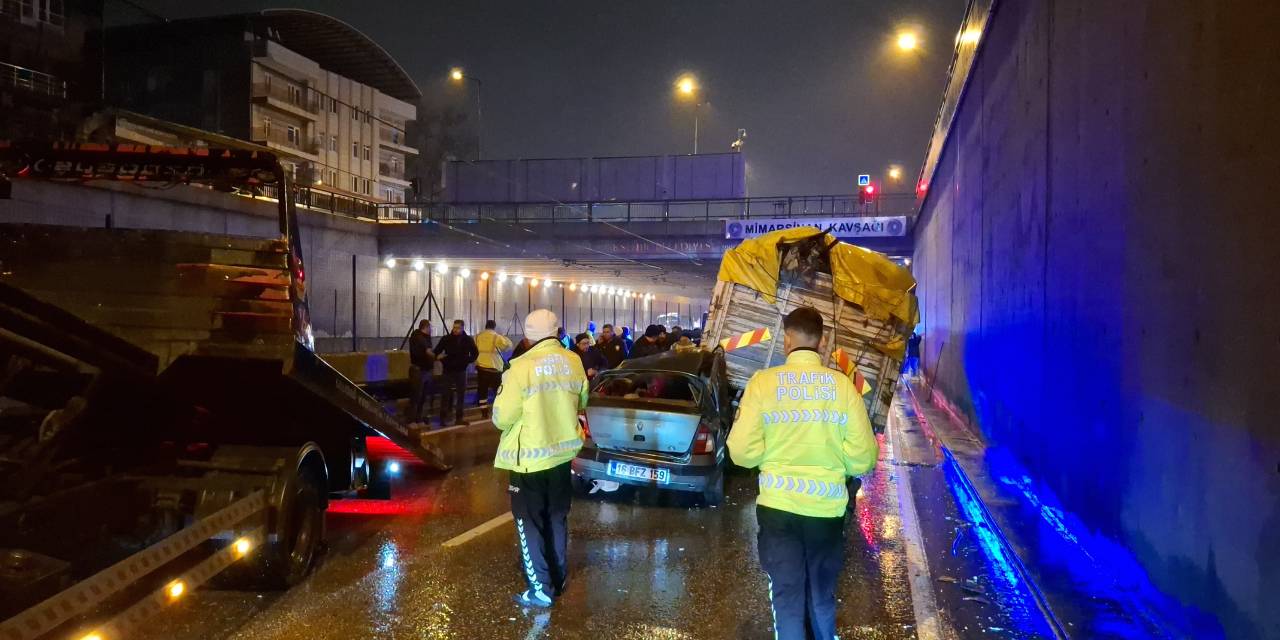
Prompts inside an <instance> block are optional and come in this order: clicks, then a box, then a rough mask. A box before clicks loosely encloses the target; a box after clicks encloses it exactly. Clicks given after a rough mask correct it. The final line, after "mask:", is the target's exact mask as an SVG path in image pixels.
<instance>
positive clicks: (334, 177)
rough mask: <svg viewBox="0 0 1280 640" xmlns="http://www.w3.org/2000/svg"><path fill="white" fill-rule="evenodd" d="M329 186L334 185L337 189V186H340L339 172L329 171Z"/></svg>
mask: <svg viewBox="0 0 1280 640" xmlns="http://www.w3.org/2000/svg"><path fill="white" fill-rule="evenodd" d="M329 184H331V185H333V186H335V187H336V186H338V172H337V171H333V170H330V171H329Z"/></svg>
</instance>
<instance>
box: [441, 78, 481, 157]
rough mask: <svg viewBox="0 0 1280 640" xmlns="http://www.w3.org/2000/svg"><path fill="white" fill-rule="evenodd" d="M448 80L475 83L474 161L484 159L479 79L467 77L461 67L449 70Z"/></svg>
mask: <svg viewBox="0 0 1280 640" xmlns="http://www.w3.org/2000/svg"><path fill="white" fill-rule="evenodd" d="M449 79H450V80H452V81H454V82H455V83H461V82H464V81H466V80H470V81H472V82H474V83H476V160H479V159H480V158H482V157H484V103H482V102H481V101H480V93H481V91H480V90H481V88H482V87H483V86H484V84H483V83H482V82H480V78H477V77H475V76H469V75H467V74H466V72H464V71H463V70H462V67H454V68H452V69H450V70H449Z"/></svg>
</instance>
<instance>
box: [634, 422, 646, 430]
mask: <svg viewBox="0 0 1280 640" xmlns="http://www.w3.org/2000/svg"><path fill="white" fill-rule="evenodd" d="M636 431H644V423H643V422H637V423H636Z"/></svg>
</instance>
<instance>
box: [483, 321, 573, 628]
mask: <svg viewBox="0 0 1280 640" xmlns="http://www.w3.org/2000/svg"><path fill="white" fill-rule="evenodd" d="M559 326H560V325H559V323H558V321H557V320H556V314H554V313H552V312H551V311H549V310H547V309H538V310H536V311H534V312H533V313H530V314H529V316H528V317H527V318H525V321H524V335H525V337H526V338H528V340H529V342H531V343H533V346H532V347H530V348H529V350H528V351H526V352H525V353H524V355H521V356H520V357H519V358H515V359H513V360H512V361H511V368H510V369H507V371H506V372H505V373H503V374H502V385H501V386H500V387H498V395H497V397H496V398H494V401H493V424H494V426H496V427H497V428H498V429H500V430H501V431H502V436H501V440H500V441H499V442H498V454H497V456H496V457H495V459H494V461H493V466H495V467H497V468H499V469H507V470H509V471H510V472H511V477H510V480H509V481H508V483H507V492H508V493H509V494H510V495H511V515H512V516H514V518H515V523H516V533H517V534H518V535H519V537H520V564H521V567H523V569H524V573H525V578H526V579H527V580H528V583H529V589H528V590H526V591H524V592H523V593H520V594H517V595H516V597H515V599H516V602H517V603H519V604H521V605H524V606H528V607H550V606H551V604H552V603H553V602H554V600H555V598H558V597H559V596H560V593H561V592H562V591H563V590H564V582H565V574H566V570H567V565H566V562H565V551H566V546H567V545H568V538H569V536H568V529H567V527H568V520H569V503H570V500H571V497H572V485H571V483H570V478H569V473H570V472H569V465H570V463H571V462H572V460H573V458H574V456H576V455H577V454H578V450H579V449H581V448H582V433H581V430H580V427H579V425H578V411H579V410H581V409H584V408H586V406H587V376H586V374H585V373H584V372H583V371H582V361H581V360H580V359H579V358H578V356H576V355H574V354H573V353H571V352H569V351H567V350H566V349H565V348H564V346H563V345H561V344H560V341H559V340H557V339H556V328H557V327H559Z"/></svg>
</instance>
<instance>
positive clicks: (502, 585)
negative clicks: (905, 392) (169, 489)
mask: <svg viewBox="0 0 1280 640" xmlns="http://www.w3.org/2000/svg"><path fill="white" fill-rule="evenodd" d="M441 440H442V444H443V445H444V446H445V447H446V450H448V451H449V452H450V453H451V455H452V459H453V460H454V462H455V465H456V466H455V469H454V470H453V471H451V472H449V473H447V474H433V473H428V472H427V471H426V470H425V469H422V468H421V467H418V466H414V465H406V466H405V470H404V475H403V477H402V478H401V479H399V480H398V481H397V485H396V486H395V492H396V496H397V497H396V498H394V499H393V500H391V501H364V500H354V501H342V502H335V503H333V505H331V509H330V513H329V515H328V518H327V527H328V540H329V546H328V549H327V552H326V555H325V557H324V558H323V560H322V562H321V564H320V566H319V568H318V569H317V570H316V572H315V573H314V574H313V575H312V576H311V577H310V578H309V579H308V580H307V581H306V582H304V583H303V584H301V585H299V586H297V587H295V588H294V589H292V590H290V591H288V592H261V593H259V592H241V591H217V590H209V589H204V590H200V591H198V592H196V593H194V594H192V596H191V597H190V598H188V599H186V600H185V601H184V602H182V603H180V604H178V605H175V607H174V608H173V609H171V610H169V611H166V612H165V613H163V614H161V616H160V617H159V618H157V619H156V620H155V621H154V624H152V625H150V626H149V628H148V629H147V631H146V633H144V634H142V635H140V636H138V637H141V638H148V639H175V638H212V639H219V638H262V639H277V638H278V639H306V640H319V639H327V638H334V639H337V638H343V639H348V638H517V639H519V638H620V639H632V638H634V639H640V638H659V639H664V638H707V639H716V638H726V639H728V638H734V639H753V638H762V639H763V638H771V637H773V634H772V620H771V614H770V608H769V602H768V598H767V594H766V584H765V578H764V574H763V573H762V572H761V571H760V569H759V565H758V563H757V561H756V549H755V515H754V499H755V485H754V476H753V475H752V474H750V473H749V472H746V471H744V470H737V471H736V472H735V473H733V474H731V475H730V476H729V479H728V482H727V487H726V494H727V495H726V499H725V503H724V504H723V505H722V506H719V507H714V508H709V507H705V506H701V505H699V504H697V502H696V501H694V500H692V499H684V498H683V496H672V495H669V494H660V493H656V492H653V491H649V490H642V491H635V490H629V489H626V488H623V489H622V490H621V491H619V492H617V493H615V494H610V495H607V496H604V497H601V496H600V495H599V494H597V495H595V496H589V497H585V498H580V499H578V500H576V501H575V502H574V506H573V510H572V512H571V515H570V532H571V533H570V535H571V538H570V547H569V563H570V577H569V585H568V588H567V591H566V594H565V596H564V597H563V598H562V599H561V600H560V601H559V602H558V603H557V604H556V606H555V608H554V609H553V610H551V611H549V612H540V611H539V612H529V611H525V610H522V609H521V608H519V607H517V606H516V605H515V604H514V603H512V601H511V596H512V594H515V593H517V592H518V591H521V590H523V589H524V588H525V587H524V583H523V581H522V577H521V573H520V570H519V567H518V564H517V560H516V553H517V552H516V549H517V543H516V537H515V532H514V528H513V526H512V525H511V523H510V522H509V521H508V522H505V523H503V524H502V525H501V526H499V527H497V528H495V529H493V530H491V531H489V532H487V533H484V534H482V535H479V536H477V537H475V538H474V539H471V540H469V541H468V542H465V543H463V544H461V545H459V546H456V547H451V548H446V547H442V546H441V543H443V542H445V541H446V540H449V539H450V538H453V537H455V536H458V535H459V534H462V533H464V532H466V531H468V530H469V529H471V528H473V527H476V526H477V525H480V524H482V523H484V522H486V521H488V520H490V519H492V518H494V517H495V516H499V515H501V514H503V513H505V512H507V509H508V503H507V494H506V491H505V488H506V474H505V472H500V471H496V470H494V469H493V468H492V467H491V466H490V463H491V460H492V452H493V449H494V447H495V446H496V432H493V431H492V430H491V427H488V426H487V425H476V426H473V427H471V428H468V429H464V430H461V431H455V432H451V433H449V434H446V435H442V437H441ZM888 455H891V454H890V453H889V452H886V451H884V448H882V458H884V457H886V456H888ZM899 473H911V474H912V478H911V482H912V485H913V487H914V490H915V494H916V501H915V504H916V506H917V510H918V513H919V521H920V530H921V536H920V537H919V539H920V540H921V541H922V543H923V550H924V554H925V556H926V558H927V560H928V565H929V566H928V571H929V577H928V582H926V584H931V585H932V590H933V595H934V596H935V597H934V600H935V601H936V608H937V616H938V619H939V621H940V624H939V628H940V629H941V633H940V634H939V635H938V636H937V637H1039V636H1042V635H1043V633H1042V628H1041V627H1040V626H1039V624H1038V622H1037V620H1036V613H1035V611H1034V608H1033V607H1030V606H1029V605H1028V604H1027V602H1028V599H1027V597H1026V594H1025V593H1019V592H1018V589H1017V587H1016V585H1015V586H1014V587H1013V588H1008V587H1007V586H1006V587H1002V586H1001V585H1000V584H998V583H999V581H1000V578H1001V572H1000V571H999V569H998V567H997V568H993V567H992V566H991V562H989V558H985V557H984V555H983V550H982V548H981V545H979V544H977V542H976V540H973V539H974V536H972V535H968V534H967V533H966V531H967V530H968V529H969V528H970V527H969V525H968V524H967V523H965V522H964V521H963V518H961V517H960V516H959V515H958V514H957V510H956V505H955V502H954V500H953V499H952V498H951V496H950V495H949V493H948V490H947V483H946V481H945V478H943V474H942V471H941V470H940V469H939V468H937V467H933V466H928V465H925V466H905V465H895V464H892V463H891V462H889V461H887V460H882V464H881V465H880V466H879V467H878V468H877V470H876V471H875V472H874V474H873V475H872V476H870V477H869V478H868V479H867V481H866V484H865V486H864V489H863V492H862V494H863V497H862V498H861V499H860V500H859V502H858V507H857V512H856V515H855V514H851V515H850V517H849V518H848V519H847V520H846V553H847V555H846V558H847V561H846V565H845V571H844V573H843V574H842V577H841V580H840V583H839V589H838V594H837V595H838V598H839V601H840V603H839V618H838V623H839V630H840V637H841V638H845V639H846V640H847V639H849V638H914V637H916V634H917V621H916V615H915V608H914V607H913V600H912V594H911V589H910V586H909V580H908V560H907V554H906V547H907V545H908V543H907V541H905V540H904V538H903V527H902V521H901V518H900V515H899V514H900V511H899V504H898V486H899V484H900V482H899V478H898V477H897V474H899Z"/></svg>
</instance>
